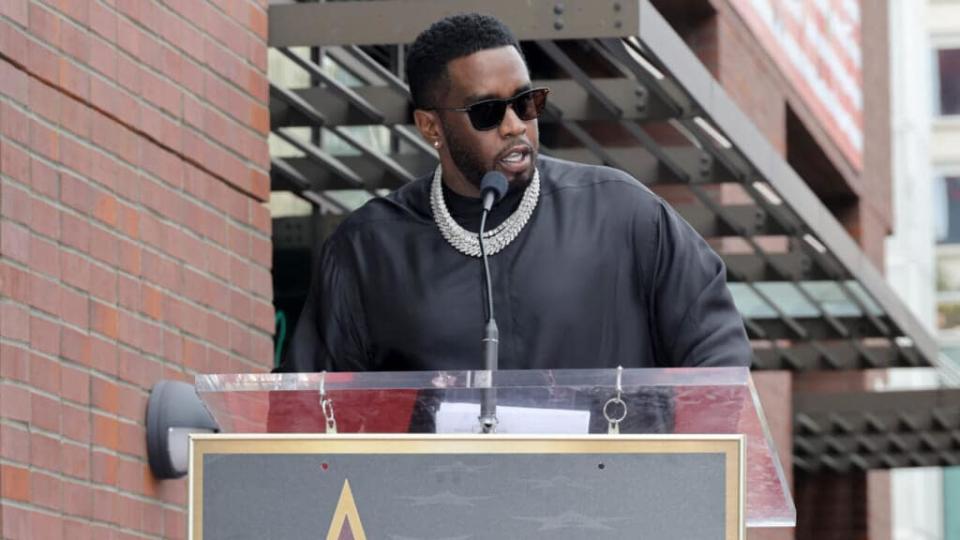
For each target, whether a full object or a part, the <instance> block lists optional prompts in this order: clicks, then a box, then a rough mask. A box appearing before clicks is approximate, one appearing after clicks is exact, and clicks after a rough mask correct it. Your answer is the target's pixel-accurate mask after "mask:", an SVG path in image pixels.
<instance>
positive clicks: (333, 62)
mask: <svg viewBox="0 0 960 540" xmlns="http://www.w3.org/2000/svg"><path fill="white" fill-rule="evenodd" d="M420 7H421V8H422V9H418V10H415V12H414V10H410V9H409V3H408V2H383V3H372V2H349V3H343V2H337V3H309V4H304V5H291V4H290V3H286V2H277V3H275V5H271V6H270V7H269V8H268V6H267V1H266V0H222V1H216V2H193V1H187V0H170V1H163V2H137V1H131V0H116V1H113V0H84V1H81V0H77V1H71V2H52V1H42V0H5V1H0V351H2V359H0V531H2V532H0V536H2V537H3V538H177V537H183V536H184V535H185V532H186V518H185V504H186V491H185V484H184V482H182V481H164V482H158V481H156V480H155V479H154V478H152V476H151V475H150V473H149V471H148V468H147V467H146V464H145V455H144V454H145V450H144V408H145V403H146V399H147V396H148V392H149V389H150V388H151V387H152V385H153V384H154V383H155V382H156V381H157V380H159V379H161V378H173V379H187V380H188V379H189V378H190V377H191V376H192V374H194V373H203V372H237V371H262V370H265V369H268V368H269V367H270V365H271V364H272V362H274V361H275V360H276V358H277V357H279V355H280V354H282V349H283V346H284V345H285V343H286V342H287V341H288V339H289V337H290V335H291V333H292V329H293V325H294V324H295V322H296V317H297V316H298V313H299V308H300V306H301V305H302V302H303V297H304V295H305V292H306V284H307V277H308V276H309V268H310V264H311V258H312V253H313V250H314V249H315V247H316V246H317V245H318V242H319V241H320V240H321V239H322V238H324V237H325V236H326V235H327V234H328V233H329V231H330V230H332V227H334V226H335V225H336V223H337V222H338V221H339V220H340V219H342V216H343V215H344V214H345V213H346V212H349V211H350V210H351V209H353V208H356V207H357V206H358V205H359V204H362V202H363V201H364V200H366V199H368V198H370V197H373V196H377V195H380V194H383V193H386V192H388V191H389V190H390V189H393V188H396V187H398V186H400V185H402V184H403V183H404V182H407V181H409V180H411V179H412V178H414V177H416V176H417V175H419V174H423V173H425V172H427V171H429V170H431V168H432V166H433V155H432V150H431V148H430V147H429V146H428V145H425V144H424V143H423V142H422V141H421V140H420V139H419V137H418V136H417V135H416V134H415V133H414V131H413V130H412V129H411V128H410V126H409V125H408V123H409V110H408V105H407V101H406V88H405V85H404V83H403V81H402V77H401V76H400V74H402V72H403V69H402V68H403V65H402V64H403V52H404V50H403V45H402V44H403V43H405V42H407V41H409V40H410V39H411V38H412V37H413V36H414V35H415V34H416V32H418V31H419V30H421V29H422V28H423V27H424V25H425V24H427V23H428V22H429V21H431V20H433V19H435V18H438V17H439V16H440V15H441V14H442V13H446V12H449V11H458V10H466V9H477V10H482V11H488V12H493V13H495V14H499V15H501V16H502V18H504V20H507V21H509V24H510V25H511V26H512V27H513V28H514V30H515V31H516V32H517V34H518V35H519V36H520V37H521V39H523V40H524V48H525V52H526V54H527V58H528V59H529V60H530V67H531V71H532V75H533V77H534V78H535V79H537V80H542V81H546V84H547V85H548V86H551V87H552V88H553V93H552V95H551V100H552V103H553V107H552V108H551V110H550V111H549V114H547V116H546V117H545V118H544V119H543V121H542V129H541V133H542V140H543V144H544V148H545V151H546V152H547V153H550V154H553V155H556V156H559V157H566V158H570V159H575V160H579V161H587V162H591V163H605V164H609V165H613V166H617V167H620V168H623V169H625V170H627V171H628V172H630V173H632V174H633V175H634V176H635V177H637V178H638V179H640V180H641V181H643V182H644V183H646V184H647V185H649V186H650V187H651V189H654V190H655V191H657V192H658V193H659V194H661V195H662V196H664V197H665V198H666V199H668V200H669V201H670V202H671V203H672V204H673V205H674V206H675V207H676V208H677V209H678V210H679V211H680V212H681V213H682V214H683V215H684V217H686V218H687V219H688V220H689V221H690V222H691V224H693V225H694V226H695V227H696V228H697V229H698V230H699V231H700V232H701V234H703V235H704V236H705V237H706V238H708V240H709V241H710V242H711V244H712V245H713V246H714V247H715V249H717V250H718V252H719V253H720V254H721V255H722V256H723V258H724V259H725V261H726V262H727V265H728V269H729V273H730V283H731V290H732V292H733V293H734V295H735V298H736V301H737V304H738V307H739V308H740V310H741V312H742V313H743V315H744V320H745V324H746V326H747V329H748V332H749V334H750V336H751V339H752V340H753V343H754V352H755V356H754V366H753V367H754V370H755V372H754V376H755V379H756V380H757V382H758V388H759V391H760V393H761V397H762V400H763V404H764V407H765V408H766V412H767V415H768V417H769V419H770V420H771V429H772V432H773V434H774V437H775V439H776V441H777V443H778V446H779V450H780V453H781V458H782V460H783V462H784V464H785V466H786V469H787V475H788V477H789V478H790V479H791V481H792V483H793V485H794V494H795V497H796V501H797V506H798V514H799V523H798V527H797V529H796V531H790V530H768V531H757V532H756V533H755V536H753V537H756V538H761V537H762V538H817V539H824V538H871V539H873V538H877V539H884V538H894V537H896V538H939V537H941V536H943V535H944V531H947V532H946V535H945V536H944V537H946V538H954V537H956V535H957V534H958V533H957V532H956V530H957V527H958V524H957V516H956V515H955V513H951V512H950V511H949V509H950V508H952V505H957V504H960V502H957V497H958V495H957V490H958V487H957V484H956V481H955V480H951V475H952V476H956V475H955V474H954V473H953V472H947V473H946V475H945V476H946V479H945V480H942V481H941V480H940V479H941V478H942V477H943V476H944V474H943V473H941V472H939V470H936V471H931V470H925V471H922V472H920V473H919V476H918V473H910V474H901V473H900V472H897V473H896V475H895V476H894V477H893V478H892V479H891V475H890V473H889V472H888V470H890V469H899V470H904V469H907V468H916V467H921V466H926V467H940V466H944V465H950V464H958V463H960V397H958V396H957V394H956V393H953V392H951V391H944V392H941V393H936V392H930V391H928V390H926V388H929V386H930V385H931V384H939V383H940V379H941V377H942V376H941V375H935V374H934V375H931V373H930V371H928V370H924V367H925V366H930V365H937V364H938V363H939V362H940V361H941V356H940V351H939V349H938V347H937V344H936V341H935V339H934V337H933V335H934V333H935V332H934V331H933V328H935V326H936V327H939V328H942V329H943V331H942V333H941V335H942V337H943V339H944V351H945V352H946V353H947V354H951V353H952V352H953V348H954V347H956V348H957V349H960V342H957V344H954V342H953V341H950V340H949V339H948V338H949V337H950V336H951V335H952V328H953V327H954V326H956V325H955V324H954V323H953V322H951V321H952V318H951V317H953V309H954V307H953V306H954V304H955V303H956V302H955V301H954V297H953V295H955V291H954V289H956V288H957V287H955V286H954V285H953V282H954V281H957V283H960V278H958V279H957V280H954V279H953V277H951V276H953V274H954V273H956V272H954V268H953V266H955V265H954V262H955V261H954V259H956V260H957V261H960V255H958V256H955V254H956V253H960V252H957V251H956V250H955V249H952V248H951V246H950V244H951V243H954V242H960V234H957V235H954V234H953V232H952V231H953V229H954V228H955V227H953V224H954V223H953V221H954V220H952V219H951V218H952V217H953V213H954V212H953V210H954V208H953V205H952V203H951V202H950V201H951V200H952V195H950V194H951V193H952V192H953V191H955V190H956V189H960V180H957V179H956V178H954V177H955V176H958V177H960V168H958V167H960V162H958V159H960V157H958V155H957V151H956V150H955V149H956V148H960V141H958V138H960V135H958V134H960V130H958V129H956V128H957V126H958V125H960V124H956V123H955V122H953V120H951V119H950V118H949V116H951V115H954V114H955V113H957V112H958V111H957V110H955V109H956V108H957V106H958V101H957V100H956V99H953V97H951V96H953V94H956V93H957V91H958V87H960V83H956V84H955V82H956V81H955V79H956V72H957V71H958V70H960V67H958V63H960V60H958V59H957V56H958V55H957V54H955V53H956V50H958V49H957V47H958V46H960V42H958V41H956V36H957V34H956V32H955V31H954V30H950V29H949V28H948V25H949V24H951V21H958V20H960V19H958V18H957V17H956V16H955V13H956V10H957V2H956V1H952V2H948V1H934V0H929V3H928V5H927V9H926V11H924V10H918V9H916V6H915V5H914V3H913V2H906V1H891V2H884V1H882V0H861V1H857V0H818V1H812V0H811V1H796V0H752V1H749V2H748V1H747V0H657V1H653V2H650V1H648V0H631V1H623V0H567V1H565V2H562V3H553V2H542V3H534V4H532V5H529V6H526V7H524V8H522V9H521V8H520V6H519V5H518V4H517V3H515V2H510V1H506V0H486V1H484V2H469V1H464V2H459V3H453V2H424V3H422V4H420ZM331 9H333V10H339V11H338V13H340V16H338V17H333V16H330V12H329V11H325V10H331ZM268 28H269V32H268ZM268 34H269V36H268ZM951 36H952V37H951ZM924 59H926V60H924ZM930 66H935V67H936V69H935V70H933V69H929V68H930ZM268 69H269V80H268V76H267V71H268ZM934 73H936V78H935V77H934V75H933V74H934ZM928 107H929V108H928ZM891 110H892V111H893V112H892V113H891ZM928 120H930V123H929V124H928V123H927V121H928ZM891 126H893V129H891ZM268 137H269V143H268ZM928 149H929V153H927V150H928ZM955 181H956V182H955ZM954 183H957V184H958V185H957V186H953V184H954ZM931 194H932V199H931V198H930V196H931ZM931 200H933V201H936V202H937V204H934V205H932V206H931V204H930V203H929V202H927V201H931ZM924 205H926V206H924ZM932 209H940V210H939V211H938V212H939V213H936V212H933V211H925V210H932ZM958 215H960V214H958ZM935 226H936V227H935ZM932 229H936V230H937V231H940V236H939V237H938V238H939V239H940V240H938V244H937V247H936V250H934V245H933V242H931V240H930V238H931V236H930V231H931V230H932ZM958 230H960V229H958ZM891 232H896V236H893V237H892V238H891V239H890V240H889V241H888V240H886V238H887V236H888V235H889V234H891ZM271 236H272V238H271ZM955 237H956V238H955ZM934 251H936V261H937V264H936V266H934V263H933V261H934ZM885 267H886V268H887V269H888V272H889V279H890V281H891V283H893V284H894V285H893V286H892V287H891V286H890V285H888V284H887V283H886V281H885V280H884V279H883V277H882V275H881V273H880V271H879V270H878V269H882V268H885ZM958 268H960V267H958ZM934 275H936V283H937V285H938V288H937V289H936V291H937V292H936V294H935V295H934V288H933V287H932V285H931V284H932V283H933V281H932V280H933V276H934ZM271 281H272V286H271ZM958 287H960V285H958ZM934 303H936V305H938V306H939V307H940V309H939V314H940V317H939V322H937V323H936V325H935V324H934V317H933V316H932V314H933V306H934ZM275 309H276V314H277V317H276V319H275V317H274V310H275ZM958 320H960V319H958ZM275 324H276V325H275ZM275 342H276V350H275V346H274V343H275ZM890 368H909V369H903V370H900V371H898V372H896V373H891V372H889V371H888V370H889V369H890ZM904 387H910V388H912V390H911V391H910V392H907V393H902V392H892V391H891V392H887V393H883V394H880V393H877V390H878V389H887V390H890V389H893V388H904ZM786 396H790V398H786ZM931 486H932V487H931ZM945 510H946V511H945ZM950 535H954V536H950Z"/></svg>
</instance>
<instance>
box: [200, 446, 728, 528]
mask: <svg viewBox="0 0 960 540" xmlns="http://www.w3.org/2000/svg"><path fill="white" fill-rule="evenodd" d="M742 442H743V436H740V435H731V436H723V435H717V436H712V437H707V436H703V437H699V438H692V437H681V436H676V435H660V436H657V435H647V436H644V435H620V436H616V437H596V436H579V437H573V436H563V437H558V436H552V437H544V436H540V437H532V436H519V435H518V436H509V435H472V436H471V435H453V436H451V435H436V436H423V435H420V436H416V435H393V436H387V435H381V436H377V435H366V436H364V435H361V436H351V435H331V436H298V435H284V436H262V435H261V436H239V435H238V436H198V437H195V438H194V439H193V448H192V459H191V461H192V464H193V467H192V470H193V473H192V477H191V484H190V487H191V500H192V502H193V505H192V507H193V511H192V515H191V519H192V520H193V523H192V527H191V528H192V530H193V531H194V536H193V538H195V539H197V540H201V539H202V540H227V539H232V540H239V539H246V538H249V539H255V538H256V539H259V538H284V539H301V538H302V539H304V540H306V539H316V538H327V539H333V540H344V539H352V540H363V539H367V538H369V539H374V538H383V539H414V538H417V539H435V538H531V539H533V538H550V539H557V540H562V539H570V540H582V539H583V538H585V537H590V538H591V539H594V540H607V539H609V540H620V539H622V538H656V539H658V540H669V539H677V540H681V539H682V540H689V539H691V538H716V539H727V540H734V539H739V538H742V533H743V498H742V494H743V487H742V485H741V481H742V478H743V475H742V467H743V458H744V453H743V449H744V447H743V444H742Z"/></svg>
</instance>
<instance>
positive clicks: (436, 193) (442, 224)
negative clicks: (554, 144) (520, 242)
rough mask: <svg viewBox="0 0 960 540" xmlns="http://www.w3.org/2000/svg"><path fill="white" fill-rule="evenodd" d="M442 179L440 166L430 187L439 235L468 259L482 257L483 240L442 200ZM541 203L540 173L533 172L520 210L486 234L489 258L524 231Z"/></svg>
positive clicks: (431, 204) (485, 242) (432, 208)
mask: <svg viewBox="0 0 960 540" xmlns="http://www.w3.org/2000/svg"><path fill="white" fill-rule="evenodd" d="M442 178H443V171H442V170H441V168H440V166H439V165H437V170H436V171H435V172H434V173H433V183H432V184H431V186H430V209H431V210H433V220H434V221H435V222H436V223H437V227H438V228H439V229H440V234H441V235H442V236H443V238H444V239H446V241H447V242H448V243H449V244H450V245H451V246H453V248H454V249H456V250H457V251H459V252H460V253H463V254H464V255H467V256H469V257H480V240H479V239H478V238H477V235H476V234H475V233H472V232H470V231H468V230H466V229H464V228H463V227H461V226H460V224H459V223H457V222H456V220H455V219H453V216H451V215H450V211H449V210H447V204H446V202H444V200H443V180H442ZM539 200H540V171H538V170H537V169H534V170H533V179H532V180H531V181H530V184H529V185H528V186H527V188H526V190H525V191H524V192H523V198H521V199H520V206H518V207H517V209H516V211H514V212H513V213H512V214H510V217H508V218H507V219H506V220H504V222H503V223H501V224H500V226H498V227H496V228H494V229H492V230H489V231H487V232H485V233H483V240H484V244H486V248H487V255H494V254H496V253H497V252H499V251H501V250H502V249H503V248H505V247H507V246H508V245H510V242H513V241H514V239H516V238H517V236H518V235H519V234H520V231H522V230H523V227H524V226H525V225H526V224H527V222H528V221H530V216H532V215H533V209H534V208H536V207H537V201H539Z"/></svg>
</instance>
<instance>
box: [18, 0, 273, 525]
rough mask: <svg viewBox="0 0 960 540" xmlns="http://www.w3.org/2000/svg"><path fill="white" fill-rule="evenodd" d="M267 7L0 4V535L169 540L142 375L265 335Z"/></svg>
mask: <svg viewBox="0 0 960 540" xmlns="http://www.w3.org/2000/svg"><path fill="white" fill-rule="evenodd" d="M266 39H267V5H266V1H265V0H264V1H246V0H241V1H237V2H195V1H192V0H190V1H171V2H152V1H151V2H140V1H119V2H114V1H101V0H75V1H74V0H71V1H69V2H42V1H34V0H9V1H7V0H5V1H3V2H0V537H2V538H4V539H20V538H24V539H25V538H36V539H39V538H43V539H59V538H64V539H67V538H69V539H93V538H114V539H120V538H124V539H134V538H137V539H142V538H157V539H160V538H186V534H187V514H186V505H187V491H186V482H184V481H182V480H180V481H158V480H156V479H155V478H153V477H152V476H151V474H150V471H149V467H148V466H147V461H146V455H145V454H146V449H145V446H146V443H145V431H144V430H145V427H144V423H145V406H146V402H147V398H148V395H149V391H150V389H151V387H152V386H153V384H154V383H155V382H156V381H158V380H160V379H179V380H186V381H192V376H193V375H194V374H195V373H204V372H237V371H244V372H245V371H261V370H263V369H266V368H267V367H269V365H270V362H271V359H272V356H273V355H272V344H273V340H272V335H273V328H274V316H273V304H272V287H271V272H270V270H271V247H270V226H271V221H270V214H269V211H268V210H267V208H266V207H265V206H264V205H263V204H262V203H263V201H265V200H266V199H267V197H268V194H269V190H270V186H269V177H268V169H269V156H268V151H267V145H266V138H267V133H268V132H269V114H268V108H267V99H268V98H267V94H268V84H267V76H266V69H267V58H266V57H267V46H266Z"/></svg>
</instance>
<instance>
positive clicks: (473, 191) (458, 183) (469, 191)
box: [442, 164, 480, 199]
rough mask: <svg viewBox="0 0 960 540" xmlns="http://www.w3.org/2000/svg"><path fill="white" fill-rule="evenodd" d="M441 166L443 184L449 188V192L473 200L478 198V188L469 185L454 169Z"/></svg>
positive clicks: (461, 174) (450, 166) (448, 166)
mask: <svg viewBox="0 0 960 540" xmlns="http://www.w3.org/2000/svg"><path fill="white" fill-rule="evenodd" d="M442 165H443V171H442V172H443V177H442V180H443V183H444V184H445V185H446V186H447V187H448V188H450V191H452V192H454V193H456V194H457V195H462V196H464V197H470V198H473V199H479V198H480V188H478V187H477V186H475V185H473V184H471V183H470V182H468V181H467V179H466V178H464V177H463V173H461V172H460V171H459V170H458V169H457V168H456V167H454V166H452V165H446V164H442Z"/></svg>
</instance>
